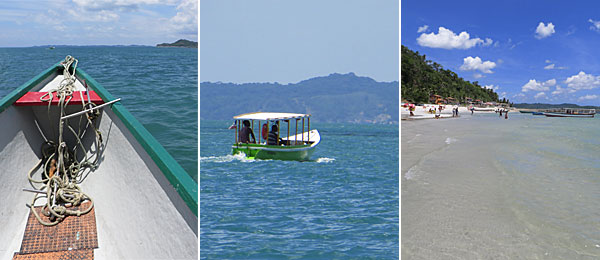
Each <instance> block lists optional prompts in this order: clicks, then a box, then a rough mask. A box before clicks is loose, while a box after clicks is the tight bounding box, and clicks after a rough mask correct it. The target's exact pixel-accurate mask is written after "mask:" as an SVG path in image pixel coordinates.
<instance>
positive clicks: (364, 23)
mask: <svg viewBox="0 0 600 260" xmlns="http://www.w3.org/2000/svg"><path fill="white" fill-rule="evenodd" d="M398 4H399V3H398V1H397V0H382V1H364V0H360V1H356V0H328V1H320V0H306V1H278V0H254V1H246V0H230V1H220V0H202V1H201V2H200V80H201V81H212V82H216V81H222V82H234V83H244V82H279V83H282V84H284V83H295V82H298V81H301V80H304V79H308V78H311V77H316V76H326V75H329V74H331V73H335V72H337V73H348V72H354V73H356V74H357V75H359V76H368V77H371V78H373V79H375V80H377V81H395V80H398V79H399V75H398V74H399V73H398V72H399V60H398V57H399V56H398V55H399V40H398V38H399V37H398V34H399V27H398V19H399V17H398V15H399V14H398V13H399V12H398V8H399V7H398Z"/></svg>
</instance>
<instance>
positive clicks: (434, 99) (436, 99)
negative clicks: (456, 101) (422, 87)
mask: <svg viewBox="0 0 600 260" xmlns="http://www.w3.org/2000/svg"><path fill="white" fill-rule="evenodd" d="M429 103H430V104H440V105H441V104H445V100H444V99H443V98H442V96H440V95H435V94H431V95H429Z"/></svg>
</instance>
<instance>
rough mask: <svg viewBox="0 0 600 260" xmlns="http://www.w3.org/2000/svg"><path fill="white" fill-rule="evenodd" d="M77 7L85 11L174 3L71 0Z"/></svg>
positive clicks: (169, 0)
mask: <svg viewBox="0 0 600 260" xmlns="http://www.w3.org/2000/svg"><path fill="white" fill-rule="evenodd" d="M73 3H75V4H76V5H77V6H78V7H81V8H83V9H85V10H87V11H101V10H121V11H123V10H137V9H138V8H139V6H140V5H142V4H145V5H155V4H166V5H174V4H175V3H176V1H175V0H73Z"/></svg>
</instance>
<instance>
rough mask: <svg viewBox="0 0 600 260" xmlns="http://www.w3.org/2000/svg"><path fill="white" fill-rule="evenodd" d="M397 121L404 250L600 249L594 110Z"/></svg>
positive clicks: (549, 255)
mask: <svg viewBox="0 0 600 260" xmlns="http://www.w3.org/2000/svg"><path fill="white" fill-rule="evenodd" d="M509 117H510V118H509V120H504V119H503V118H499V117H498V116H497V115H496V114H493V113H492V114H479V115H477V114H476V115H475V116H471V115H464V116H462V117H461V118H460V119H447V120H423V121H412V122H403V123H402V126H401V129H402V133H401V136H402V143H401V146H402V154H401V156H402V159H401V160H402V161H401V175H402V185H401V187H402V256H403V257H406V258H409V259H440V258H443V259H484V258H494V259H597V258H598V257H600V212H598V208H599V207H600V201H599V200H598V198H599V197H600V188H598V187H600V186H599V185H600V174H599V173H600V161H598V160H597V158H598V154H599V152H600V146H599V144H600V119H598V118H593V119H585V118H546V117H540V116H532V115H531V114H520V113H511V114H510V115H509Z"/></svg>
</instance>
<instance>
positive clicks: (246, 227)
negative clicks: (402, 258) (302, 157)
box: [200, 121, 399, 259]
mask: <svg viewBox="0 0 600 260" xmlns="http://www.w3.org/2000/svg"><path fill="white" fill-rule="evenodd" d="M231 123H232V122H231V121H229V122H227V121H201V122H200V124H201V126H200V142H201V144H200V146H201V148H200V155H201V158H200V169H201V171H200V252H201V253H200V254H201V258H202V259H396V258H397V257H398V254H399V253H398V212H399V211H398V210H399V209H398V206H399V205H398V178H399V174H398V126H397V125H396V126H393V125H391V126H390V125H354V124H319V123H314V126H313V124H311V127H315V128H316V129H318V130H319V131H320V133H321V138H322V142H321V144H320V145H319V146H318V147H317V150H316V152H315V153H314V154H313V157H312V159H313V160H312V161H309V162H289V161H275V160H246V159H244V158H243V157H239V156H233V155H230V153H231V144H232V143H233V141H234V131H233V130H228V129H227V127H228V126H230V125H231Z"/></svg>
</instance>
